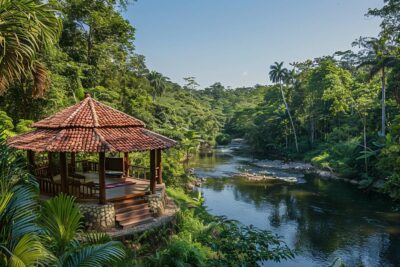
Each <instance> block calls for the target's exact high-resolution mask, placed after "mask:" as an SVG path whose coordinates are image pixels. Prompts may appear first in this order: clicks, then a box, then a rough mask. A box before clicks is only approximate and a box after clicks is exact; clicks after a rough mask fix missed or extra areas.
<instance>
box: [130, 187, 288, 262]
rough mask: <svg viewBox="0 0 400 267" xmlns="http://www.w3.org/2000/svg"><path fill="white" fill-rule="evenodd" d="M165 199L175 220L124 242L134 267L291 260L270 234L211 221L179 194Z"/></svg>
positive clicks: (199, 205)
mask: <svg viewBox="0 0 400 267" xmlns="http://www.w3.org/2000/svg"><path fill="white" fill-rule="evenodd" d="M167 193H168V195H169V197H170V198H172V199H173V200H174V201H175V203H176V205H178V206H179V209H180V211H179V212H178V213H177V216H176V218H175V220H174V221H172V222H170V223H169V224H166V225H164V226H163V227H161V228H158V229H154V230H149V231H146V232H145V233H142V234H140V235H135V236H133V237H132V238H131V239H129V240H124V243H125V246H126V248H127V249H128V250H129V252H130V254H131V255H132V258H133V259H134V264H135V265H134V266H184V265H185V266H186V265H187V266H189V265H190V266H257V265H258V264H257V263H258V262H264V261H278V260H280V261H282V260H285V259H292V258H293V257H294V253H293V251H292V250H290V249H289V248H288V247H287V246H286V244H285V243H283V242H282V241H281V240H279V239H278V237H277V236H275V235H274V234H273V233H272V232H269V231H265V230H260V229H257V228H248V227H246V226H244V225H241V224H240V223H238V222H234V221H228V220H226V219H225V218H222V217H218V216H213V215H211V214H210V213H209V212H208V211H207V210H206V208H205V207H204V206H203V199H202V198H199V197H198V196H196V195H194V194H191V193H190V192H185V191H184V190H183V189H178V188H168V189H167ZM251 236H253V238H249V237H251ZM238 240H240V241H238ZM254 248H260V249H254Z"/></svg>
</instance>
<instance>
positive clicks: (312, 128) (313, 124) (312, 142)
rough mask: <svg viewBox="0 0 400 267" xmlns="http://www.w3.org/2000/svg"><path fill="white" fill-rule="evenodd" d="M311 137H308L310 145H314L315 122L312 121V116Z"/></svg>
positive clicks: (312, 118)
mask: <svg viewBox="0 0 400 267" xmlns="http://www.w3.org/2000/svg"><path fill="white" fill-rule="evenodd" d="M310 124H311V138H310V142H311V146H313V145H314V140H315V122H314V117H311V122H310Z"/></svg>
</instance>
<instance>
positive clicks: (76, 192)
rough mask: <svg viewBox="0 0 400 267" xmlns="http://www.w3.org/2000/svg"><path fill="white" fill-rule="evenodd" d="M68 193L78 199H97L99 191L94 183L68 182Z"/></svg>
mask: <svg viewBox="0 0 400 267" xmlns="http://www.w3.org/2000/svg"><path fill="white" fill-rule="evenodd" d="M68 192H69V194H70V195H73V196H75V197H77V198H79V199H98V198H99V190H98V187H97V185H96V184H95V183H93V182H92V183H84V184H83V183H81V182H79V181H76V180H70V181H69V185H68Z"/></svg>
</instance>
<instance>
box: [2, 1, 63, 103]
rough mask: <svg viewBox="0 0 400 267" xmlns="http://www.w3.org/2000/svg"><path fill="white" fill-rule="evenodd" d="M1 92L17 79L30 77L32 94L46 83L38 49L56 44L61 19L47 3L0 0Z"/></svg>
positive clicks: (41, 50) (36, 94)
mask: <svg viewBox="0 0 400 267" xmlns="http://www.w3.org/2000/svg"><path fill="white" fill-rule="evenodd" d="M0 20H1V21H2V23H1V24H0V50H1V51H2V52H1V54H2V55H1V57H0V94H3V93H4V92H5V91H6V90H7V89H8V87H9V86H10V84H11V83H13V82H14V81H17V80H20V79H26V78H28V79H30V80H31V81H33V88H32V94H33V95H35V96H38V95H41V94H43V92H44V90H45V89H47V87H48V77H47V71H46V68H45V67H44V65H43V64H42V63H41V62H40V61H39V60H38V58H39V55H40V53H43V52H46V50H47V49H49V47H50V46H52V45H54V44H56V42H57V40H58V36H59V33H60V30H61V23H60V19H59V16H57V15H56V11H55V10H53V9H52V8H51V6H50V4H49V3H47V2H45V3H40V2H37V1H31V0H20V1H13V0H1V1H0Z"/></svg>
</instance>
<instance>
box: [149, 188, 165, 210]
mask: <svg viewBox="0 0 400 267" xmlns="http://www.w3.org/2000/svg"><path fill="white" fill-rule="evenodd" d="M166 197H167V195H166V193H165V188H162V190H160V191H158V192H157V193H156V194H152V195H146V197H145V198H146V201H147V202H148V203H149V208H150V211H151V212H152V213H153V214H154V215H155V216H157V217H158V216H161V215H162V214H163V213H164V210H165V204H166Z"/></svg>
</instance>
